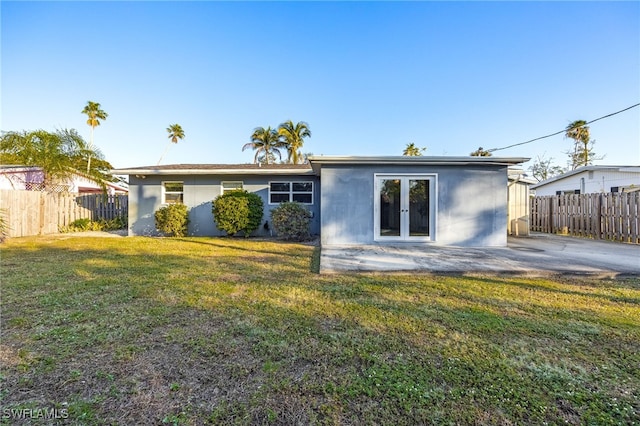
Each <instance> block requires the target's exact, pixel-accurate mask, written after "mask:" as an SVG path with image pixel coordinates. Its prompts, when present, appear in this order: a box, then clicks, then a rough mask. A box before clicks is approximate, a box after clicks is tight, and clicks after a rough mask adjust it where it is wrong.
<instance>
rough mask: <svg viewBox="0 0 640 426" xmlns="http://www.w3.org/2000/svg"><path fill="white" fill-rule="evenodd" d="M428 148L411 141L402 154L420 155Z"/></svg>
mask: <svg viewBox="0 0 640 426" xmlns="http://www.w3.org/2000/svg"><path fill="white" fill-rule="evenodd" d="M426 150H427V148H418V147H417V146H416V144H415V143H413V142H411V143H408V144H407V147H406V148H405V149H404V151H402V155H405V156H408V157H419V156H421V155H422V153H423V152H424V151H426Z"/></svg>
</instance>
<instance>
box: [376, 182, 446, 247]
mask: <svg viewBox="0 0 640 426" xmlns="http://www.w3.org/2000/svg"><path fill="white" fill-rule="evenodd" d="M435 179H436V177H435V175H386V174H385V175H382V174H377V175H375V194H374V197H375V206H374V210H375V211H374V214H375V220H374V227H375V230H374V232H375V234H374V235H375V238H374V239H375V240H376V241H432V240H434V230H435V199H436V197H435Z"/></svg>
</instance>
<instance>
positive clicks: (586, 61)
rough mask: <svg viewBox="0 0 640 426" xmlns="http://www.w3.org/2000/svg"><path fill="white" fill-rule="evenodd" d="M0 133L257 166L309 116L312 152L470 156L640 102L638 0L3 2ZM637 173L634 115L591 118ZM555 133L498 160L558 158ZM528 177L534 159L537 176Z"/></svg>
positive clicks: (138, 157) (599, 135)
mask: <svg viewBox="0 0 640 426" xmlns="http://www.w3.org/2000/svg"><path fill="white" fill-rule="evenodd" d="M0 13H1V36H2V40H1V47H2V57H1V60H2V63H1V71H2V76H1V79H2V80H1V90H2V93H1V98H2V105H1V106H2V111H1V112H2V116H1V129H2V130H3V131H8V130H34V129H45V130H55V129H57V128H75V129H77V130H78V131H79V132H80V133H81V134H82V135H83V136H84V137H85V139H87V140H88V139H89V133H90V130H89V126H87V125H86V116H84V115H82V114H81V113H80V112H81V110H82V109H83V107H84V105H85V104H86V103H87V101H89V100H91V101H95V102H99V103H100V104H101V105H102V108H103V109H104V110H105V111H106V112H107V113H108V114H109V117H108V119H107V120H106V121H105V122H103V123H102V125H101V126H99V127H98V128H96V130H95V144H96V145H97V146H98V147H99V148H100V149H101V150H102V151H103V153H104V154H105V156H106V158H107V160H109V161H110V162H111V163H112V164H113V165H114V167H129V166H143V165H155V164H156V163H157V162H158V160H159V158H160V156H161V154H162V153H163V151H164V149H165V147H166V146H167V143H168V138H167V132H166V130H165V129H166V127H167V126H169V125H170V124H173V123H179V124H180V125H181V126H182V127H183V129H184V130H185V133H186V138H185V139H184V140H183V141H180V142H179V143H178V144H177V145H172V146H171V147H170V149H169V151H168V152H167V154H166V155H165V157H164V159H163V164H169V163H247V162H251V161H252V160H253V153H252V152H251V151H245V152H242V151H241V148H242V146H243V145H244V144H245V143H247V142H249V137H250V135H251V133H252V131H253V129H254V128H255V127H258V126H263V127H267V126H277V125H278V124H279V123H281V122H283V121H285V120H289V119H291V120H293V121H294V122H297V121H306V122H307V123H309V126H310V128H311V131H312V137H311V138H310V139H308V140H307V142H306V143H305V147H304V150H303V151H305V152H311V153H313V154H315V155H320V154H323V155H400V154H401V153H402V151H403V149H404V147H405V146H406V144H408V143H410V142H413V143H415V144H416V145H417V146H420V147H426V148H427V151H426V155H452V156H456V155H468V154H469V153H470V152H471V151H473V150H475V149H476V148H478V147H479V146H482V147H484V148H485V149H489V148H499V147H503V146H507V145H511V144H514V143H519V142H523V141H526V140H529V139H533V138H536V137H539V136H543V135H546V134H550V133H553V132H555V131H559V130H561V129H563V128H564V127H566V126H567V124H569V123H570V122H571V121H574V120H578V119H584V120H591V119H594V118H598V117H600V116H603V115H606V114H608V113H611V112H614V111H618V110H620V109H623V108H625V107H628V106H630V105H633V104H636V103H638V102H640V3H639V2H561V3H557V2H524V3H522V2H402V3H399V2H257V3H254V2H233V3H232V2H205V1H203V2H124V1H123V2H12V1H2V2H1V3H0ZM591 135H592V138H593V139H595V140H596V145H595V148H596V152H597V153H598V154H605V155H606V157H605V159H604V160H602V161H599V162H597V163H596V164H624V165H627V164H640V107H639V108H634V109H632V110H629V111H626V112H624V113H621V114H618V115H616V116H614V117H611V118H608V119H605V120H601V121H598V122H596V123H593V124H592V125H591ZM570 147H571V143H570V141H569V140H567V139H564V138H563V137H562V136H561V135H559V136H555V137H552V138H548V139H545V140H542V141H538V142H534V143H531V144H528V145H523V146H520V147H516V148H512V149H507V150H502V151H497V152H495V153H494V155H500V156H510V157H511V156H524V157H534V158H535V157H536V156H539V155H546V157H547V158H548V157H553V158H555V161H556V163H558V164H560V165H565V163H566V158H567V156H566V154H564V152H565V151H567V150H568V149H569V148H570ZM527 166H528V165H527Z"/></svg>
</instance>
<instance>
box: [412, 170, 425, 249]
mask: <svg viewBox="0 0 640 426" xmlns="http://www.w3.org/2000/svg"><path fill="white" fill-rule="evenodd" d="M408 210H409V236H411V237H428V236H429V180H428V179H409V208H408Z"/></svg>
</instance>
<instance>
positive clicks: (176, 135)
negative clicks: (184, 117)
mask: <svg viewBox="0 0 640 426" xmlns="http://www.w3.org/2000/svg"><path fill="white" fill-rule="evenodd" d="M167 133H169V136H168V137H169V139H170V140H171V141H170V142H169V144H168V145H167V147H166V148H165V149H164V152H163V153H162V155H161V156H160V159H159V160H158V165H160V162H161V161H162V159H163V158H164V155H165V154H166V153H167V151H168V150H169V147H170V146H171V144H172V143H176V144H177V143H178V140H182V139H184V130H182V127H181V126H180V125H179V124H172V125H170V126H169V127H167Z"/></svg>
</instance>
